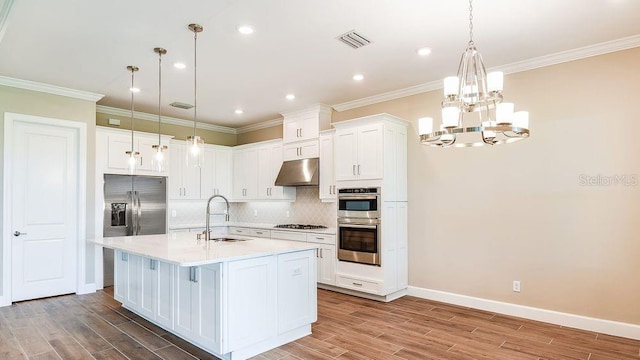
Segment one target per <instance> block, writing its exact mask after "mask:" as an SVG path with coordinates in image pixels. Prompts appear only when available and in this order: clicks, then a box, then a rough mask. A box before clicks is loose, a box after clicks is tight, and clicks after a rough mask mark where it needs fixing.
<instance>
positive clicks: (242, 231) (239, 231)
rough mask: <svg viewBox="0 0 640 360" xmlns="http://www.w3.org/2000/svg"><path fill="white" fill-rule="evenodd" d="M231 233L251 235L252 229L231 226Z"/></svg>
mask: <svg viewBox="0 0 640 360" xmlns="http://www.w3.org/2000/svg"><path fill="white" fill-rule="evenodd" d="M229 234H234V235H244V236H249V235H251V229H249V228H238V227H230V228H229Z"/></svg>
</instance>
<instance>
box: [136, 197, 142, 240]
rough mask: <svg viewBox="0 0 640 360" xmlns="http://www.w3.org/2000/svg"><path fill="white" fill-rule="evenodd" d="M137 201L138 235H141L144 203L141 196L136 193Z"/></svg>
mask: <svg viewBox="0 0 640 360" xmlns="http://www.w3.org/2000/svg"><path fill="white" fill-rule="evenodd" d="M136 200H137V202H138V204H137V205H136V208H137V213H136V235H140V217H142V202H141V201H140V194H138V192H137V191H136Z"/></svg>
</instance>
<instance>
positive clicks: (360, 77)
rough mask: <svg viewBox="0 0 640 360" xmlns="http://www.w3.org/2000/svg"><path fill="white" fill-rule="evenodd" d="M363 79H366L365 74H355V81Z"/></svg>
mask: <svg viewBox="0 0 640 360" xmlns="http://www.w3.org/2000/svg"><path fill="white" fill-rule="evenodd" d="M362 79H364V75H362V74H355V75H353V80H355V81H360V80H362Z"/></svg>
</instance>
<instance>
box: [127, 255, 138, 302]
mask: <svg viewBox="0 0 640 360" xmlns="http://www.w3.org/2000/svg"><path fill="white" fill-rule="evenodd" d="M126 263H127V268H128V274H127V283H126V291H125V294H124V305H125V306H127V307H128V308H130V309H134V310H138V309H139V308H140V299H141V298H142V286H141V285H142V284H141V283H142V281H141V273H140V271H141V270H142V257H140V256H138V255H132V254H127V260H126Z"/></svg>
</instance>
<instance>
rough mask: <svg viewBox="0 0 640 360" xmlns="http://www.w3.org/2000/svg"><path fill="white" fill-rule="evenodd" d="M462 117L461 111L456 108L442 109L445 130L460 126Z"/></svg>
mask: <svg viewBox="0 0 640 360" xmlns="http://www.w3.org/2000/svg"><path fill="white" fill-rule="evenodd" d="M459 117H460V109H459V108H457V107H454V106H449V107H445V108H443V109H442V125H443V126H444V127H445V128H453V127H456V126H458V118H459Z"/></svg>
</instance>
